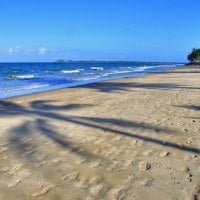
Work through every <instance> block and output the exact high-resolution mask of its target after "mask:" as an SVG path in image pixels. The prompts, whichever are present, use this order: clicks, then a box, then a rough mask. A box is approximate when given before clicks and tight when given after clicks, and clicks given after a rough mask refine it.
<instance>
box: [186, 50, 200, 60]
mask: <svg viewBox="0 0 200 200" xmlns="http://www.w3.org/2000/svg"><path fill="white" fill-rule="evenodd" d="M188 60H189V61H190V62H194V63H197V62H198V63H200V48H199V49H196V48H193V49H192V52H191V53H190V54H189V55H188Z"/></svg>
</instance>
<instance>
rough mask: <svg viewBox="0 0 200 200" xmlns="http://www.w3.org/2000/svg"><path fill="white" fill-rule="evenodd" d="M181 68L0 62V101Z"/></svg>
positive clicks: (147, 64)
mask: <svg viewBox="0 0 200 200" xmlns="http://www.w3.org/2000/svg"><path fill="white" fill-rule="evenodd" d="M182 66H183V64H182V63H152V62H88V63H87V62H71V63H0V98H8V97H14V96H19V95H24V94H31V93H35V92H42V91H48V90H54V89H59V88H67V87H74V86H79V85H85V84H89V83H95V82H100V81H104V80H111V79H116V78H124V77H134V76H144V75H146V74H149V73H153V72H163V71H167V70H170V69H174V68H179V67H182Z"/></svg>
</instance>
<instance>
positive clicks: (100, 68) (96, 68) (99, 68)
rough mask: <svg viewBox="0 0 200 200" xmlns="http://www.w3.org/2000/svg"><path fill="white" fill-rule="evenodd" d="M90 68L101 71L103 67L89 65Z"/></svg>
mask: <svg viewBox="0 0 200 200" xmlns="http://www.w3.org/2000/svg"><path fill="white" fill-rule="evenodd" d="M90 69H92V70H97V71H103V70H104V68H103V67H90Z"/></svg>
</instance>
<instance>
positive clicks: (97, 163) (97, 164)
mask: <svg viewBox="0 0 200 200" xmlns="http://www.w3.org/2000/svg"><path fill="white" fill-rule="evenodd" d="M101 164H102V163H101V162H100V161H99V160H97V161H93V162H91V163H90V165H89V166H90V167H91V168H95V167H98V166H100V165H101Z"/></svg>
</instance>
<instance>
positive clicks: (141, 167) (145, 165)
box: [139, 161, 151, 172]
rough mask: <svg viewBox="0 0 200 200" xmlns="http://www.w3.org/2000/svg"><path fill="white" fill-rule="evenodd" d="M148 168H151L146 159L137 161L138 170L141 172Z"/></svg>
mask: <svg viewBox="0 0 200 200" xmlns="http://www.w3.org/2000/svg"><path fill="white" fill-rule="evenodd" d="M149 169H151V164H150V163H149V162H147V161H141V162H140V163H139V170H140V171H141V172H144V171H147V170H149Z"/></svg>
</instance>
